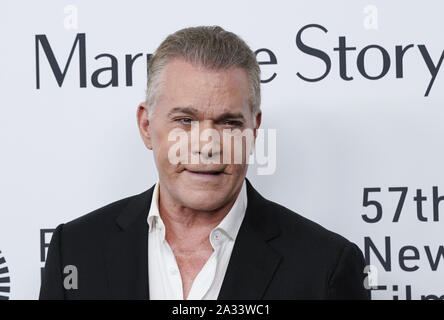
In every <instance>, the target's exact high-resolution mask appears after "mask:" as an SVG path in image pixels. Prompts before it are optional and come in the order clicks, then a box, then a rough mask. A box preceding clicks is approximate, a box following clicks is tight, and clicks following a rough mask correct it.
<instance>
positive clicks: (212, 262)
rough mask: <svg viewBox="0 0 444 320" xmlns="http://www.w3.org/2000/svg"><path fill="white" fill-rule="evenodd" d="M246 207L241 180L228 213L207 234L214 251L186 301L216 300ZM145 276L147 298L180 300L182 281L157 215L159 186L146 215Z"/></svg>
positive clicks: (245, 196)
mask: <svg viewBox="0 0 444 320" xmlns="http://www.w3.org/2000/svg"><path fill="white" fill-rule="evenodd" d="M246 208H247V189H246V184H245V180H244V182H243V184H242V188H241V191H240V192H239V195H238V197H237V199H236V201H235V203H234V205H233V207H232V208H231V210H230V211H229V212H228V214H227V215H226V216H225V217H224V218H223V220H222V221H221V222H220V223H219V224H218V225H217V226H216V227H215V228H214V229H213V230H212V231H211V233H210V243H211V246H212V247H213V249H214V251H213V253H212V254H211V256H210V258H209V259H208V260H207V262H206V263H205V265H204V266H203V267H202V269H201V270H200V272H199V273H198V274H197V276H196V278H195V279H194V281H193V284H192V286H191V289H190V291H189V293H188V297H187V299H188V300H216V299H217V297H218V295H219V291H220V288H221V287H222V282H223V279H224V276H225V272H226V270H227V266H228V262H229V260H230V256H231V252H232V251H233V246H234V241H235V240H236V236H237V234H238V231H239V228H240V226H241V223H242V220H243V219H244V216H245V210H246ZM148 226H149V234H148V276H149V290H150V299H152V300H183V288H182V278H181V275H180V271H179V268H178V266H177V262H176V258H175V257H174V253H173V251H172V250H171V247H170V245H169V244H168V242H167V241H166V239H165V225H164V223H163V221H162V218H161V217H160V215H159V183H157V184H156V186H155V188H154V192H153V198H152V200H151V207H150V211H149V213H148Z"/></svg>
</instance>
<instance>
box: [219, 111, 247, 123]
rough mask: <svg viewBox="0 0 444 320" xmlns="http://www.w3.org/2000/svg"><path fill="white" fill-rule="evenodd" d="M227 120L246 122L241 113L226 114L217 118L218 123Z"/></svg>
mask: <svg viewBox="0 0 444 320" xmlns="http://www.w3.org/2000/svg"><path fill="white" fill-rule="evenodd" d="M227 119H231V120H232V119H237V120H243V121H245V117H244V115H243V114H242V113H240V112H225V113H223V114H221V115H220V116H218V117H217V119H216V121H222V120H227Z"/></svg>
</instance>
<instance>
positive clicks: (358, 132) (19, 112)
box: [0, 0, 444, 299]
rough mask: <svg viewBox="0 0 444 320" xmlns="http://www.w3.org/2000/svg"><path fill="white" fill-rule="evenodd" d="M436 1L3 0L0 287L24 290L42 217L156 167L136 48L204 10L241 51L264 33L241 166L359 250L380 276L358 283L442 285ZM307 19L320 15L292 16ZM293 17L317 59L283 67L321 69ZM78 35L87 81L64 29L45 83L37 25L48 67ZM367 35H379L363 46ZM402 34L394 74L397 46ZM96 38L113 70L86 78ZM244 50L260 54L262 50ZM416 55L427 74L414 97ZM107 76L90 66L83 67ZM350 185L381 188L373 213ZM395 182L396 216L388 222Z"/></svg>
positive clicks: (71, 209)
mask: <svg viewBox="0 0 444 320" xmlns="http://www.w3.org/2000/svg"><path fill="white" fill-rule="evenodd" d="M443 12H444V2H442V1H439V0H437V1H400V0H399V1H395V0H393V1H384V0H373V1H371V2H369V1H358V0H349V1H337V0H336V1H327V0H326V1H313V0H310V1H308V0H306V1H272V2H270V1H258V0H256V1H235V0H225V1H218V2H212V1H103V0H101V1H70V2H68V1H60V0H58V1H56V0H51V1H50V0H47V1H22V0H14V1H12V0H11V1H9V0H6V1H2V2H1V3H0V32H1V37H0V70H1V71H0V77H1V78H0V92H1V94H0V146H1V149H0V152H1V153H0V251H1V253H0V296H4V297H9V298H11V299H34V298H36V297H37V296H38V291H39V286H40V269H41V267H42V266H43V265H44V262H43V261H42V257H41V249H42V247H43V248H44V246H45V243H48V242H49V239H50V236H51V234H50V232H49V233H45V232H44V231H45V229H53V228H55V227H56V226H57V225H58V224H60V223H62V222H67V221H70V220H72V219H74V218H76V217H78V216H81V215H83V214H86V213H88V212H90V211H92V210H94V209H96V208H98V207H100V206H103V205H105V204H107V203H110V202H112V201H115V200H118V199H121V198H123V197H127V196H130V195H133V194H136V193H139V192H142V191H144V190H146V189H147V188H149V187H150V186H151V185H152V184H153V183H154V182H155V181H156V179H157V174H156V170H155V167H154V162H153V160H152V155H151V153H150V151H148V150H146V149H145V147H144V145H143V143H142V141H141V139H140V137H139V134H138V129H137V126H136V108H137V104H138V103H139V102H140V101H142V100H143V99H144V90H145V83H146V66H147V65H146V55H147V54H150V53H152V52H153V51H154V50H155V48H156V47H157V46H158V45H159V44H160V42H161V41H162V40H163V39H164V38H165V37H166V36H167V35H168V34H170V33H172V32H174V31H176V30H178V29H181V28H183V27H187V26H196V25H215V24H217V25H220V26H222V27H224V28H225V29H227V30H229V31H233V32H235V33H237V34H239V35H240V36H241V37H242V38H243V39H245V40H246V42H247V43H248V44H249V45H250V47H251V48H252V49H253V50H254V51H256V50H259V49H264V48H265V49H268V50H270V51H271V52H272V53H273V54H274V56H275V57H276V63H275V64H268V65H267V64H263V65H261V69H262V79H264V80H266V79H269V78H270V77H271V76H272V75H273V74H274V73H275V74H276V75H275V77H274V78H273V80H272V81H269V82H267V83H263V84H262V89H263V98H262V99H263V100H262V101H263V102H262V111H263V128H265V129H268V128H273V129H276V133H277V167H276V171H275V173H274V174H273V175H267V176H258V175H257V174H256V170H255V168H254V167H252V168H250V171H249V174H248V177H249V178H250V180H251V181H252V182H253V184H254V185H255V186H256V188H257V189H258V190H259V191H260V192H261V193H262V194H263V195H264V196H266V197H268V198H270V199H272V200H274V201H276V202H279V203H281V204H283V205H285V206H287V207H289V208H290V209H292V210H294V211H296V212H298V213H300V214H302V215H304V216H306V217H308V218H309V219H312V220H314V221H316V222H318V223H320V224H322V225H323V226H325V227H327V228H328V229H330V230H333V231H335V232H338V233H340V234H342V235H344V236H345V237H347V238H348V239H350V240H351V241H353V242H355V243H357V244H358V245H359V247H360V248H361V250H363V252H365V251H368V252H367V254H366V258H367V259H369V261H370V263H371V264H372V265H374V266H375V268H376V269H375V271H377V280H378V281H377V284H378V285H379V286H381V287H380V290H376V291H374V292H373V294H372V296H373V298H376V299H408V298H411V299H421V298H424V296H429V295H434V296H436V297H441V298H442V299H444V281H443V275H444V273H443V270H444V240H443V239H444V236H443V226H444V204H443V203H444V200H443V201H441V202H442V203H441V204H440V203H439V202H438V200H439V198H438V196H444V169H443V163H444V152H443V137H444V126H443V121H444V70H440V69H439V67H438V66H439V61H440V58H442V57H443V56H442V55H444V51H443V49H444V41H443V36H442V31H443V30H444V19H443V17H442V14H443ZM310 24H317V25H319V26H322V27H323V28H324V29H325V30H324V31H323V30H322V29H321V28H320V27H307V28H306V29H303V28H304V27H305V26H307V25H310ZM301 29H303V31H302V36H301V40H302V42H303V43H304V44H305V45H306V46H308V47H311V48H315V49H317V50H320V51H318V52H323V59H326V55H328V57H329V59H330V60H331V69H330V72H329V73H328V75H326V76H325V78H323V79H322V80H320V81H316V82H308V81H304V80H302V79H301V78H300V77H299V76H298V75H297V73H299V74H300V75H302V76H304V77H306V78H317V77H320V76H322V75H323V74H324V72H325V71H326V64H325V63H324V62H323V60H321V59H320V58H319V57H316V56H313V55H311V54H309V53H307V52H306V50H303V48H301V47H298V46H297V44H296V36H297V34H298V32H300V30H301ZM79 34H84V35H85V39H86V40H85V63H86V88H81V87H80V82H79V75H80V71H79V67H81V66H82V64H81V63H80V61H79V44H78V45H77V47H75V49H74V54H73V56H72V60H71V63H70V64H69V67H68V68H67V72H66V77H65V78H64V81H63V83H62V85H61V87H59V86H58V84H57V81H56V78H55V76H54V73H53V71H52V69H51V67H50V64H49V62H48V58H47V55H46V54H45V52H44V50H43V48H42V40H41V39H43V37H45V38H46V39H47V41H48V43H49V45H50V47H51V50H52V51H53V52H54V56H55V58H56V60H57V63H58V64H59V66H60V67H61V68H62V70H63V67H64V66H65V65H66V62H67V60H68V57H69V54H70V51H71V49H72V47H73V44H74V42H75V39H76V37H77V36H78V35H79ZM37 35H40V36H37ZM340 37H344V38H342V39H343V40H341V41H344V40H345V42H346V43H345V45H346V46H347V47H354V48H356V50H352V49H349V50H347V51H346V52H343V54H345V56H346V57H345V58H346V63H345V66H346V67H347V70H346V74H347V76H348V77H353V80H344V79H343V78H341V74H340V52H339V51H337V50H336V51H335V50H334V48H336V47H338V44H339V41H340ZM36 39H40V40H39V41H37V44H38V46H37V47H36ZM369 45H378V46H380V48H379V49H378V48H376V47H371V48H368V49H365V50H363V49H364V48H365V47H366V46H369ZM408 45H413V46H412V47H411V48H409V49H408V51H406V52H405V55H404V57H403V74H402V77H400V69H399V65H398V70H397V68H396V67H397V61H396V58H397V57H396V50H397V49H396V46H402V47H403V48H405V47H407V46H408ZM381 48H382V49H381ZM398 50H399V48H398ZM381 52H387V55H388V57H389V59H390V66H388V65H386V67H387V66H388V69H387V70H386V71H387V73H386V74H385V75H384V76H383V77H381V78H380V79H378V80H370V79H367V78H365V77H364V76H363V75H362V74H361V73H362V70H361V72H360V70H359V69H358V66H357V61H358V60H359V59H358V56H361V58H362V59H363V61H364V68H365V72H367V73H368V75H369V76H377V75H378V74H380V73H381V71H382V70H383V67H384V66H383V60H382V53H381ZM37 53H38V54H39V62H37V61H36V55H37ZM104 53H107V54H112V55H113V56H115V57H116V61H117V63H118V68H117V78H116V79H117V81H118V85H117V86H114V87H113V86H108V87H105V88H97V87H95V86H94V85H93V83H92V80H91V77H92V75H93V73H94V72H95V71H96V70H98V69H100V68H104V67H110V58H107V57H99V58H97V59H95V57H97V56H98V55H100V54H104ZM138 53H142V54H143V56H142V57H140V58H138V59H137V60H135V62H134V67H133V75H132V85H127V83H126V80H127V79H126V72H127V71H126V68H125V59H126V58H125V56H126V55H132V56H135V55H136V54H138ZM427 57H428V58H429V59H427ZM399 58H400V56H399V52H398V63H399V61H400V59H399ZM258 60H259V61H263V62H265V61H270V57H269V55H267V54H266V53H265V52H261V53H260V54H258ZM386 61H387V57H386ZM427 61H429V64H428V63H427ZM430 61H431V62H432V65H430ZM441 61H442V60H441ZM37 65H39V76H40V80H39V81H40V88H39V89H38V88H37V80H36V77H37V70H36V67H37ZM342 65H343V66H344V64H342ZM429 67H430V68H431V69H432V71H433V69H434V72H435V80H434V83H433V85H432V86H431V89H430V91H429V92H428V96H425V93H426V90H427V87H428V86H429V83H430V81H431V78H432V74H431V71H430V69H429ZM441 69H444V67H441ZM343 71H344V70H343ZM397 73H398V77H397ZM110 76H111V73H110V72H103V73H102V74H101V75H100V76H99V78H98V81H99V82H100V83H102V84H103V83H107V82H108V81H109V80H110V78H111V77H110ZM343 76H344V74H343ZM434 187H436V188H435V190H436V194H435V200H434V195H433V188H434ZM364 188H380V192H368V200H369V201H371V200H376V201H377V202H378V203H379V204H380V205H381V207H382V216H381V219H380V220H379V221H377V222H374V223H369V222H366V221H365V220H364V219H363V215H365V216H367V217H368V218H369V219H374V218H375V217H376V215H377V206H378V204H376V205H374V204H373V205H368V206H364V203H363V200H364ZM389 188H404V189H390V190H391V191H389ZM375 190H376V189H375ZM394 190H398V191H394ZM400 190H403V191H405V193H403V192H402V191H400ZM417 190H419V191H417ZM402 194H404V195H405V200H404V202H403V203H402V208H401V206H399V208H401V210H400V211H398V213H400V215H399V221H398V222H393V217H394V214H395V211H396V208H397V206H398V204H399V199H400V196H401V195H402ZM422 197H424V198H422ZM443 198H444V197H443ZM434 202H435V209H434ZM419 211H420V214H419V215H418V212H419ZM418 217H419V218H418ZM426 219H427V221H425V220H426ZM374 220H375V219H374ZM421 220H423V221H421ZM41 234H43V235H44V238H45V239H44V240H43V241H42V239H41ZM386 245H389V246H390V248H388V247H387V246H386ZM366 247H367V250H366ZM375 252H378V253H379V254H380V255H381V257H380V258H379V259H378V257H377V255H376V254H375ZM2 258H3V259H2ZM43 259H44V257H43ZM388 260H390V261H388ZM384 264H385V268H384ZM384 286H385V288H384ZM429 298H432V296H429Z"/></svg>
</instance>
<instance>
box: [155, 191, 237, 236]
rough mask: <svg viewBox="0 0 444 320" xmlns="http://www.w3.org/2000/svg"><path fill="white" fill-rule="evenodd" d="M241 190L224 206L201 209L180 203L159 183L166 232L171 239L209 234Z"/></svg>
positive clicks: (161, 210) (160, 207) (160, 211)
mask: <svg viewBox="0 0 444 320" xmlns="http://www.w3.org/2000/svg"><path fill="white" fill-rule="evenodd" d="M239 192H240V190H239V191H238V192H236V194H235V195H234V196H233V198H232V199H230V200H229V201H228V202H227V203H225V204H224V205H223V206H222V207H220V208H218V209H216V210H212V211H201V210H195V209H192V208H187V207H185V206H183V205H180V204H178V203H177V202H176V201H174V199H173V198H172V197H171V196H170V195H169V193H168V191H167V190H165V189H163V188H162V185H159V214H160V216H161V218H162V221H163V223H164V224H165V228H166V234H167V235H169V236H170V238H171V239H189V237H190V235H193V234H195V235H196V236H197V237H202V235H209V234H210V232H211V230H212V229H214V228H215V227H216V226H217V225H218V224H219V223H220V222H221V221H222V220H223V218H224V217H225V216H226V215H227V214H228V212H229V211H230V210H231V208H232V207H233V205H234V203H235V201H236V199H237V197H238V195H239Z"/></svg>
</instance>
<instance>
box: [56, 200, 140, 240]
mask: <svg viewBox="0 0 444 320" xmlns="http://www.w3.org/2000/svg"><path fill="white" fill-rule="evenodd" d="M146 192H147V191H144V192H142V193H140V194H136V195H132V196H128V197H126V198H122V199H119V200H117V201H114V202H111V203H108V204H106V205H104V206H103V207H100V208H98V209H95V210H93V211H91V212H89V213H87V214H85V215H82V216H80V217H79V218H76V219H74V220H72V221H69V222H67V223H64V224H63V233H64V234H65V235H67V234H71V235H78V236H82V235H83V236H87V235H91V234H96V235H99V234H101V233H103V232H106V231H107V230H110V229H111V230H112V228H116V227H117V225H116V219H117V218H118V217H119V215H120V214H121V213H122V212H124V210H125V209H126V208H127V206H128V205H129V204H130V203H131V202H132V201H133V200H136V199H138V198H140V197H142V196H143V194H145V193H146ZM147 210H148V209H147Z"/></svg>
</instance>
